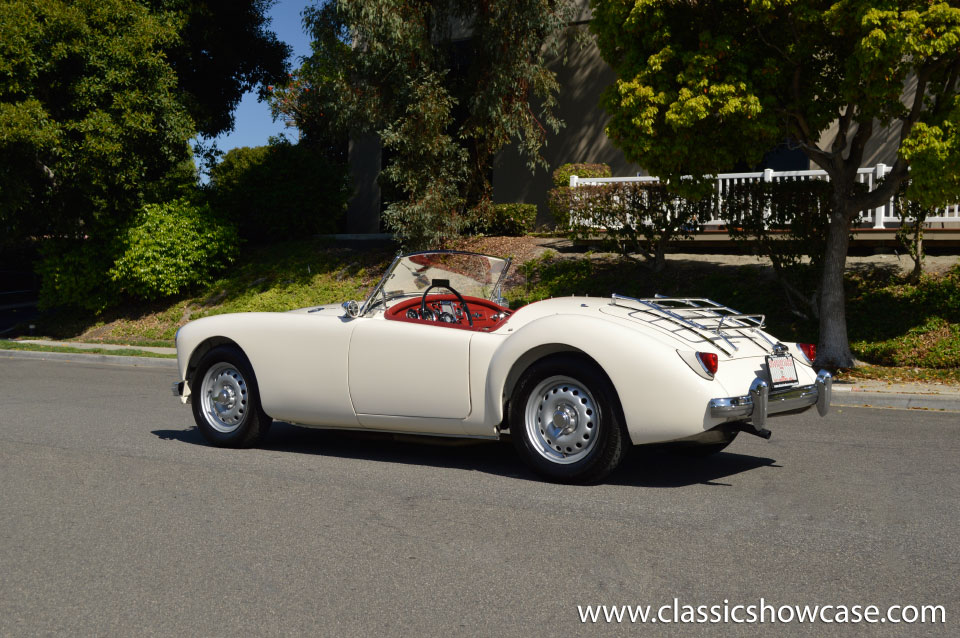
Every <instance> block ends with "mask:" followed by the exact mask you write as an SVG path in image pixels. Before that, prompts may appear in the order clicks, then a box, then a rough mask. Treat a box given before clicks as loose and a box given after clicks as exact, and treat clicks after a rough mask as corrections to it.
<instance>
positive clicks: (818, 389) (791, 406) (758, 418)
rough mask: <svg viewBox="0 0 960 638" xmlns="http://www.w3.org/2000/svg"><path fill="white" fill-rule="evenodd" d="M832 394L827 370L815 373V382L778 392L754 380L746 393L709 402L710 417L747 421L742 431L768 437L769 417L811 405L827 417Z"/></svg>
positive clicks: (763, 382)
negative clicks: (767, 424)
mask: <svg viewBox="0 0 960 638" xmlns="http://www.w3.org/2000/svg"><path fill="white" fill-rule="evenodd" d="M832 392H833V377H832V376H831V375H830V373H829V372H827V371H826V370H821V371H820V372H819V373H817V381H816V383H813V384H811V385H802V386H795V387H792V388H780V389H778V390H771V389H770V385H769V384H768V383H767V382H766V381H764V380H763V379H760V378H756V379H754V380H753V383H751V384H750V393H749V394H745V395H743V396H740V397H727V398H723V399H711V400H710V416H711V417H713V418H715V419H724V420H726V421H746V420H748V419H749V421H750V424H749V426H747V427H744V428H742V429H743V430H744V431H745V432H749V433H751V434H756V435H758V436H762V437H764V438H770V432H769V430H767V429H765V427H764V426H766V423H767V417H768V416H773V415H776V414H781V413H784V412H795V411H797V410H803V409H805V408H809V407H810V406H812V405H814V404H815V405H816V406H817V412H819V413H820V416H826V414H827V412H829V411H830V398H831V394H832Z"/></svg>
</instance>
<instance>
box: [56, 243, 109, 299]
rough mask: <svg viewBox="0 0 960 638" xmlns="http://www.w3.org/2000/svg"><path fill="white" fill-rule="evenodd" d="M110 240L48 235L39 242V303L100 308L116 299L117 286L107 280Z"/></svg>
mask: <svg viewBox="0 0 960 638" xmlns="http://www.w3.org/2000/svg"><path fill="white" fill-rule="evenodd" d="M112 256H113V243H112V242H111V241H109V240H106V241H105V240H99V241H98V240H95V239H84V240H55V239H48V240H46V241H44V243H43V244H42V245H41V246H40V260H39V262H38V264H37V274H38V275H40V294H39V298H38V305H39V306H40V309H41V310H49V309H50V308H56V307H58V306H67V307H73V308H83V309H85V310H91V311H93V312H100V311H101V310H103V309H104V308H106V307H107V306H109V305H111V304H113V303H115V302H116V301H117V298H118V293H117V288H116V286H115V285H114V284H113V282H112V281H111V280H110V276H109V274H108V273H109V271H110V266H111V265H112V264H113V259H112Z"/></svg>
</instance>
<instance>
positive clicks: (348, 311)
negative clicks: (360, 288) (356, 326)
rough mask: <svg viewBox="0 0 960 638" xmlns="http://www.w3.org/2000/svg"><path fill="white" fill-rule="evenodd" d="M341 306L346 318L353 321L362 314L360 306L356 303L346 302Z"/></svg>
mask: <svg viewBox="0 0 960 638" xmlns="http://www.w3.org/2000/svg"><path fill="white" fill-rule="evenodd" d="M340 306H341V307H342V308H343V314H344V316H345V317H350V318H351V319H353V318H354V317H356V316H357V315H359V314H360V305H359V304H358V303H357V302H356V301H344V302H343V303H342V304H340Z"/></svg>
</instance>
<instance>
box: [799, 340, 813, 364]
mask: <svg viewBox="0 0 960 638" xmlns="http://www.w3.org/2000/svg"><path fill="white" fill-rule="evenodd" d="M797 347H798V348H800V352H802V353H803V356H805V357H806V358H807V361H809V362H810V363H813V362H814V361H815V360H816V358H817V345H816V344H815V343H798V344H797Z"/></svg>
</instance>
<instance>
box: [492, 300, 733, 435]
mask: <svg viewBox="0 0 960 638" xmlns="http://www.w3.org/2000/svg"><path fill="white" fill-rule="evenodd" d="M563 351H578V352H581V353H583V354H585V355H587V356H588V357H590V358H591V359H593V360H594V361H595V362H596V363H597V364H598V365H599V366H600V368H601V369H603V371H604V372H605V373H606V375H607V377H608V378H609V379H610V381H611V383H612V384H613V387H614V389H615V390H616V392H617V396H618V397H619V398H620V405H621V407H622V408H623V414H624V417H625V419H626V425H627V429H628V431H629V433H630V439H631V441H632V442H633V443H634V444H640V443H654V442H661V441H669V440H673V439H678V438H683V437H686V436H692V435H694V434H699V433H700V432H703V431H704V430H706V429H709V428H711V427H713V426H714V425H716V424H718V423H720V421H719V420H718V419H714V418H712V417H710V415H709V407H708V405H709V402H710V399H711V398H713V397H715V396H721V395H718V394H717V393H718V392H720V393H723V392H725V391H726V389H725V388H723V386H722V384H721V383H720V382H719V381H717V380H708V379H704V378H702V377H700V376H698V375H697V374H695V373H694V372H693V371H692V370H691V369H690V367H689V366H688V365H687V364H686V363H684V361H683V360H682V359H681V358H680V357H679V356H678V354H677V349H676V348H675V347H673V346H672V345H671V344H669V343H665V342H664V341H662V340H659V339H656V338H654V337H652V336H650V335H648V334H646V333H644V332H641V331H639V330H637V329H636V328H635V327H634V326H632V325H630V324H629V323H626V322H619V321H616V320H610V319H609V318H601V317H589V316H577V315H562V314H557V315H550V316H547V317H542V318H539V319H536V320H534V321H531V322H530V323H528V324H526V325H524V326H523V327H521V328H519V329H517V330H516V332H513V333H511V334H510V335H509V336H508V337H507V338H506V339H505V340H504V342H503V344H502V345H500V347H499V348H497V350H496V351H495V352H494V354H493V357H492V359H491V362H490V366H489V368H488V372H487V379H486V387H487V389H488V392H487V396H486V405H485V409H486V410H487V414H488V415H490V416H492V417H494V418H495V419H499V420H502V419H503V416H504V403H505V401H506V400H507V399H509V398H510V397H509V394H510V393H511V392H512V391H513V386H514V384H515V383H516V380H517V379H518V378H519V377H520V375H522V373H523V371H524V370H525V369H526V368H527V367H529V365H530V364H532V363H534V362H535V361H536V360H538V359H540V358H542V357H543V356H548V355H550V354H553V353H555V352H563ZM571 372H572V373H575V371H571ZM495 422H499V421H495Z"/></svg>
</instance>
